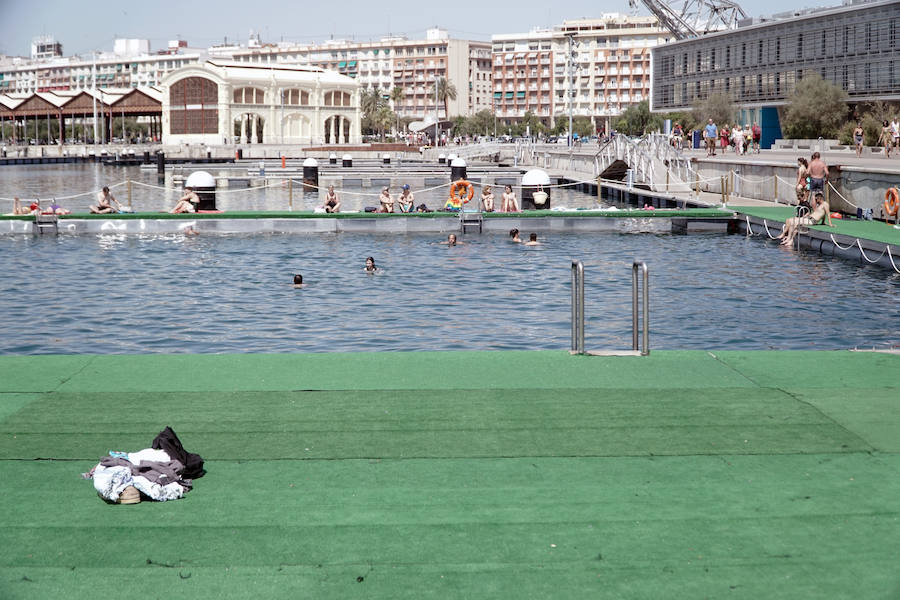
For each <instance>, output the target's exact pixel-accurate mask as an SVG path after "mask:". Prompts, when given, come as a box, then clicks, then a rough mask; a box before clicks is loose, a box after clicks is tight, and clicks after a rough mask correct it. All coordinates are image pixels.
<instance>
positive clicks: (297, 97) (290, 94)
mask: <svg viewBox="0 0 900 600" xmlns="http://www.w3.org/2000/svg"><path fill="white" fill-rule="evenodd" d="M284 103H285V104H290V105H292V106H298V105H301V106H306V105H308V104H309V92H307V91H304V90H297V89H293V90H284Z"/></svg>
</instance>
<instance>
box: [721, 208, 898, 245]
mask: <svg viewBox="0 0 900 600" xmlns="http://www.w3.org/2000/svg"><path fill="white" fill-rule="evenodd" d="M732 208H733V209H734V210H735V211H736V212H738V214H741V215H749V216H751V217H756V218H758V219H766V220H767V221H768V222H769V223H772V224H777V227H776V229H777V232H776V231H775V230H773V229H771V227H770V230H771V231H772V234H773V235H774V234H776V233H780V231H781V225H782V223H784V222H785V221H787V219H788V218H789V217H793V216H796V214H797V213H796V210H797V208H796V207H794V206H733V207H732ZM831 222H832V224H833V225H834V227H828V226H827V225H814V226H811V227H809V229H811V230H815V231H823V232H831V233H834V234H837V235H843V236H847V237H851V238H859V239H861V240H871V241H873V242H880V243H882V244H891V245H893V246H897V247H900V229H894V227H893V222H892V223H890V224H885V222H884V221H863V220H857V219H855V218H847V219H832V220H831Z"/></svg>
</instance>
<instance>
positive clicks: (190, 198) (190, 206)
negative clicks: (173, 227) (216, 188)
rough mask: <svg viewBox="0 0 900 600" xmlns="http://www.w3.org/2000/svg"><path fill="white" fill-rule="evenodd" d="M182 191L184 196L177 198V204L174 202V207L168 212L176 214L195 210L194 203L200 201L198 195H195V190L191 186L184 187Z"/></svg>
mask: <svg viewBox="0 0 900 600" xmlns="http://www.w3.org/2000/svg"><path fill="white" fill-rule="evenodd" d="M184 192H185V194H184V196H182V197H181V198H180V199H179V200H178V204H176V205H175V208H173V209H172V210H170V211H169V213H171V214H173V215H177V214H181V213H192V212H197V209H196V208H194V205H195V204H199V203H200V196H198V195H197V192H195V191H194V188H192V187H186V188H184Z"/></svg>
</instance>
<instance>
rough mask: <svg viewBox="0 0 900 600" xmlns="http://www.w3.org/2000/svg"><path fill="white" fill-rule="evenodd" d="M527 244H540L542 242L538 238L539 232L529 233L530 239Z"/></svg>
mask: <svg viewBox="0 0 900 600" xmlns="http://www.w3.org/2000/svg"><path fill="white" fill-rule="evenodd" d="M525 245H526V246H540V245H541V243H540V242H539V241H538V239H537V234H536V233H530V234H528V241H527V242H525Z"/></svg>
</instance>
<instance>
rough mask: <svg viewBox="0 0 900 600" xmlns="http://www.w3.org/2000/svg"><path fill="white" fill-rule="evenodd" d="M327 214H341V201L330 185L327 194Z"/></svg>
mask: <svg viewBox="0 0 900 600" xmlns="http://www.w3.org/2000/svg"><path fill="white" fill-rule="evenodd" d="M325 212H327V213H337V212H341V200H340V198H338V195H337V193H335V191H334V186H333V185H329V186H328V191H327V192H326V193H325Z"/></svg>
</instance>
